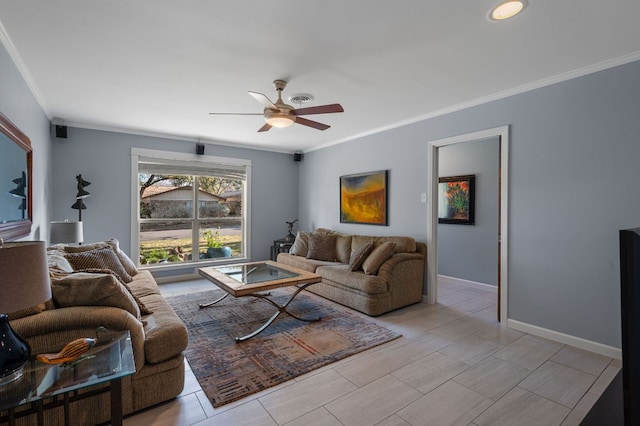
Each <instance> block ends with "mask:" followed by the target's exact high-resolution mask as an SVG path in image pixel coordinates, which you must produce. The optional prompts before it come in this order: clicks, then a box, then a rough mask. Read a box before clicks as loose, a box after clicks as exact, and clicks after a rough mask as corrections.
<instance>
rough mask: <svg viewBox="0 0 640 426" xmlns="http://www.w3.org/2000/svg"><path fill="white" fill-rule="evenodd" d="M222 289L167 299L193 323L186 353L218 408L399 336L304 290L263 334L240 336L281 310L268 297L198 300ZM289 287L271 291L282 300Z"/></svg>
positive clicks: (273, 296)
mask: <svg viewBox="0 0 640 426" xmlns="http://www.w3.org/2000/svg"><path fill="white" fill-rule="evenodd" d="M223 294H224V293H223V291H222V290H212V291H206V292H199V293H192V294H188V295H181V296H174V297H167V301H168V302H169V304H170V305H171V306H172V307H173V309H174V310H175V311H176V313H177V314H178V316H179V317H180V318H181V319H182V320H183V321H184V322H185V324H186V325H187V327H188V329H189V346H188V347H187V349H186V351H185V355H186V357H187V360H188V361H189V364H190V365H191V370H192V371H193V373H194V374H195V376H196V378H197V379H198V382H199V383H200V386H201V387H202V389H203V390H204V392H205V394H206V395H207V397H208V398H209V400H210V401H211V403H212V404H213V406H214V407H219V406H221V405H224V404H227V403H229V402H232V401H235V400H238V399H240V398H244V397H245V396H247V395H251V394H253V393H256V392H259V391H261V390H264V389H267V388H269V387H272V386H275V385H278V384H280V383H283V382H285V381H287V380H290V379H293V378H294V377H297V376H299V375H302V374H304V373H307V372H309V371H312V370H314V369H317V368H320V367H322V366H324V365H327V364H330V363H332V362H336V361H338V360H340V359H343V358H346V357H348V356H351V355H354V354H356V353H358V352H362V351H364V350H366V349H369V348H372V347H374V346H377V345H380V344H382V343H386V342H389V341H391V340H393V339H396V338H398V337H400V334H398V333H396V332H392V331H390V330H388V329H386V328H384V327H381V326H379V325H377V324H376V323H374V322H372V321H367V320H365V319H362V318H361V317H359V316H358V315H357V314H355V313H354V312H352V311H351V310H350V309H349V308H345V307H341V306H338V305H335V304H332V303H330V302H328V301H326V300H324V299H322V298H321V297H319V296H316V295H313V294H310V293H306V292H302V293H300V294H299V295H298V296H297V297H296V298H295V299H294V301H293V302H292V303H291V304H290V305H289V307H288V310H290V311H291V312H292V313H293V314H295V315H298V316H301V317H303V318H311V317H314V316H315V317H318V316H319V317H321V320H320V321H316V322H304V321H298V320H296V319H294V318H292V317H291V316H289V315H287V314H286V313H283V314H280V316H279V317H278V318H277V319H276V320H275V321H274V322H273V323H272V324H271V326H269V327H268V328H267V329H266V330H264V331H263V332H262V333H260V334H258V335H257V336H255V337H253V338H251V339H249V340H246V341H244V342H240V343H236V342H235V340H234V337H236V336H244V335H246V334H249V333H250V332H252V331H254V330H255V329H257V328H258V327H260V325H262V324H263V323H264V322H265V321H266V320H267V319H268V318H270V317H271V315H273V314H274V313H275V312H276V308H275V307H274V306H272V305H271V304H270V303H268V302H266V301H264V300H260V299H257V298H254V297H240V298H234V297H232V296H229V297H227V298H226V299H224V300H222V301H221V302H219V303H218V304H216V305H213V306H211V307H208V308H204V309H200V308H199V307H198V303H203V302H206V301H211V300H215V299H217V298H218V297H220V296H222V295H223ZM290 294H291V289H290V288H289V289H286V288H284V289H278V290H275V291H272V292H271V295H272V299H273V300H275V301H277V302H278V303H279V304H282V303H284V302H285V301H286V299H287V298H288V297H289V295H290Z"/></svg>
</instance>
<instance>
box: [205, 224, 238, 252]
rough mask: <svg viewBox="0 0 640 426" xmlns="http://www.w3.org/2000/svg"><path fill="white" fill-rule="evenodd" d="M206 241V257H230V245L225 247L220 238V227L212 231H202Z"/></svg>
mask: <svg viewBox="0 0 640 426" xmlns="http://www.w3.org/2000/svg"><path fill="white" fill-rule="evenodd" d="M202 235H203V236H204V238H205V240H206V241H207V257H208V258H214V257H231V247H227V246H225V245H224V243H223V242H222V239H221V238H220V227H218V229H216V231H215V232H213V231H212V230H211V229H207V230H206V231H204V232H203V233H202Z"/></svg>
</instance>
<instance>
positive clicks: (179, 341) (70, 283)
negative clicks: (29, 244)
mask: <svg viewBox="0 0 640 426" xmlns="http://www.w3.org/2000/svg"><path fill="white" fill-rule="evenodd" d="M105 247H111V250H112V253H113V254H116V255H117V258H118V260H122V262H121V263H120V265H124V266H123V269H125V271H126V272H127V273H129V277H130V279H131V280H130V282H128V283H125V284H123V283H124V281H121V280H120V279H118V278H120V277H119V276H118V274H117V273H114V271H112V270H111V269H110V268H105V267H104V265H102V267H101V268H98V269H95V268H94V267H93V266H95V265H90V266H91V267H90V268H86V269H84V270H82V269H80V270H79V268H78V267H76V268H75V270H74V266H77V265H76V264H74V265H73V266H72V264H71V263H70V261H69V259H73V256H76V257H78V255H77V252H86V253H90V251H91V250H93V251H94V252H95V250H96V249H100V250H102V249H105ZM102 251H104V250H102ZM107 251H108V250H107ZM72 252H76V253H72ZM47 254H48V259H49V270H50V273H51V281H52V282H51V284H52V293H53V298H52V300H51V301H50V302H48V303H47V304H46V305H44V306H42V305H41V306H38V307H34V308H33V309H32V310H31V312H26V313H25V312H23V313H21V314H18V315H14V319H12V320H11V326H12V327H13V328H14V329H15V330H16V331H17V332H18V333H19V334H20V335H21V336H23V337H24V338H26V340H27V341H28V342H29V344H30V346H31V352H32V353H33V354H37V353H52V352H53V353H55V352H58V351H59V350H60V349H62V347H64V345H65V344H66V343H68V342H70V341H72V340H74V339H77V338H80V337H95V336H96V329H97V327H99V326H104V327H106V328H107V329H108V330H112V331H125V330H128V331H129V332H130V334H131V342H132V347H133V356H134V361H135V366H136V374H135V375H133V376H129V377H126V378H124V379H123V410H124V414H125V415H126V414H129V413H132V412H135V411H138V410H141V409H144V408H147V407H150V406H152V405H155V404H158V403H160V402H164V401H167V400H169V399H172V398H174V397H176V396H177V395H178V394H179V393H180V392H182V389H183V387H184V368H185V367H184V357H183V354H182V351H183V350H184V349H185V348H186V347H187V342H188V335H187V329H186V327H185V325H184V324H183V323H182V321H181V320H180V319H179V318H178V316H177V315H176V314H175V312H174V311H173V309H172V308H171V306H169V305H168V304H167V302H166V301H165V300H164V299H163V297H162V296H161V295H160V290H159V288H158V285H157V284H156V282H155V280H154V278H153V276H152V275H151V274H150V273H149V272H148V271H137V270H136V269H135V265H134V264H133V263H132V262H131V261H130V260H129V259H128V258H127V257H126V255H125V254H124V253H123V252H122V251H121V250H120V249H119V247H118V244H117V240H109V241H107V242H104V243H96V244H89V245H84V246H79V247H78V246H74V247H66V246H62V245H56V246H53V247H50V248H49V249H48V253H47ZM107 254H109V253H107ZM80 256H84V253H83V254H81V255H80ZM111 259H112V260H113V258H111ZM76 260H77V259H76ZM80 264H82V262H81V263H80ZM118 268H119V267H118V266H117V265H116V266H114V268H113V269H116V270H117V271H118V272H120V273H122V270H120V269H118ZM123 287H126V288H124V289H123ZM29 313H30V314H31V315H26V316H23V315H25V314H29ZM16 317H19V318H16ZM10 318H11V316H10ZM109 407H110V403H109V394H108V393H107V394H102V395H97V396H94V397H91V398H88V399H85V400H81V401H77V402H75V403H73V404H71V418H72V419H73V422H72V423H73V424H85V425H91V424H98V423H104V422H108V421H109V418H110V408H109ZM45 416H46V417H45V423H46V424H58V423H59V422H60V421H61V419H62V417H63V416H62V414H61V411H60V410H58V412H56V410H55V409H54V410H51V411H47V412H45ZM20 420H21V421H20V423H19V424H33V421H34V420H33V419H30V418H28V417H26V418H23V419H20Z"/></svg>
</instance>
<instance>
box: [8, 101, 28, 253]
mask: <svg viewBox="0 0 640 426" xmlns="http://www.w3.org/2000/svg"><path fill="white" fill-rule="evenodd" d="M32 154H33V149H32V147H31V141H30V140H29V138H28V137H27V135H25V134H24V133H22V131H21V130H20V129H18V128H17V127H16V126H15V125H14V124H13V123H12V122H11V121H10V120H9V119H8V118H7V117H5V116H4V115H3V114H2V113H0V238H2V239H4V240H5V241H10V240H15V239H17V238H21V237H24V236H27V235H29V234H30V233H31V221H32V218H33V216H32V199H31V194H32V192H31V176H32V174H31V173H32V172H31V167H32Z"/></svg>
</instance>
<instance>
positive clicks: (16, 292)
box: [0, 239, 51, 386]
mask: <svg viewBox="0 0 640 426" xmlns="http://www.w3.org/2000/svg"><path fill="white" fill-rule="evenodd" d="M0 277H2V279H1V280H0V295H2V296H1V297H0V386H2V385H5V384H7V383H10V382H13V381H14V380H16V379H19V378H20V377H22V366H23V364H24V363H25V362H26V361H27V360H28V359H29V355H30V352H31V350H30V348H29V344H28V343H27V342H26V341H25V340H24V339H23V338H22V337H20V335H18V333H16V332H15V331H14V330H13V329H12V328H11V324H10V323H9V317H8V316H7V315H6V314H8V313H11V312H17V311H20V310H23V309H27V308H31V307H32V306H35V305H38V304H40V303H44V302H46V301H47V300H49V299H51V283H50V281H49V268H48V265H47V254H46V249H45V243H44V241H24V242H11V243H3V242H2V240H1V239H0Z"/></svg>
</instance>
